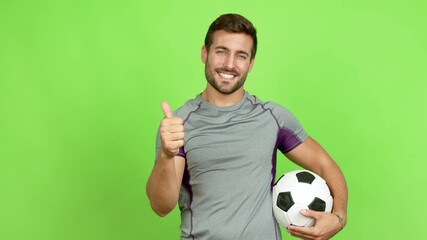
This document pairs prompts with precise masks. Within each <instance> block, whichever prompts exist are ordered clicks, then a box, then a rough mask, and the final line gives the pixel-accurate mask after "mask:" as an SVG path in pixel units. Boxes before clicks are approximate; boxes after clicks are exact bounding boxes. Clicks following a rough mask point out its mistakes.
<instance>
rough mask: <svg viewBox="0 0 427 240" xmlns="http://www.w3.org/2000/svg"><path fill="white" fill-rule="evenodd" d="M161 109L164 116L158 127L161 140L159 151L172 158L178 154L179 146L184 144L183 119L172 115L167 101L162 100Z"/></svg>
mask: <svg viewBox="0 0 427 240" xmlns="http://www.w3.org/2000/svg"><path fill="white" fill-rule="evenodd" d="M162 110H163V113H164V114H165V118H164V119H163V120H162V121H161V123H160V129H159V132H160V138H161V141H162V145H161V147H160V153H161V154H162V153H163V154H165V155H166V157H169V158H173V157H175V156H176V155H177V154H178V152H179V148H180V147H182V146H184V121H183V120H182V119H181V118H179V117H174V116H173V112H172V109H171V107H170V106H169V104H168V103H167V102H162Z"/></svg>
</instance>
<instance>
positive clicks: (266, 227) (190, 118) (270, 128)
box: [157, 92, 307, 240]
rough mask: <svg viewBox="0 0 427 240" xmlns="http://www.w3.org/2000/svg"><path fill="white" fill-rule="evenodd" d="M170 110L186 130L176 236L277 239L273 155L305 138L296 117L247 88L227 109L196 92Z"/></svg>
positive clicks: (304, 133) (218, 239)
mask: <svg viewBox="0 0 427 240" xmlns="http://www.w3.org/2000/svg"><path fill="white" fill-rule="evenodd" d="M174 114H175V116H179V117H181V118H182V119H183V120H184V128H185V139H184V147H183V148H181V149H180V153H179V156H181V157H183V158H185V161H186V164H185V169H184V178H183V181H182V185H181V191H180V196H179V202H178V204H179V208H180V210H181V239H198V240H205V239H215V240H227V239H230V240H236V239H245V240H251V239H253V240H258V239H259V240H273V239H276V240H277V239H281V234H280V230H279V227H278V225H277V222H276V221H275V219H274V216H273V212H272V199H271V190H272V186H273V184H274V179H275V175H276V152H277V150H280V151H281V152H283V153H286V152H289V151H291V150H292V149H294V148H295V147H297V146H298V145H299V144H301V143H302V142H303V141H304V140H305V139H306V138H307V134H306V132H305V131H304V130H303V128H302V127H301V125H300V123H299V122H298V120H297V119H296V118H295V117H294V116H293V115H292V114H291V113H290V112H289V111H288V110H286V109H285V108H283V107H281V106H279V105H277V104H275V103H272V102H262V101H260V100H259V99H258V98H257V97H255V96H252V95H250V94H249V93H247V92H245V96H244V98H243V99H242V100H241V101H240V102H238V103H236V104H235V105H233V106H230V107H216V106H214V105H212V104H210V103H208V102H206V101H205V100H204V99H203V98H202V97H201V95H198V96H197V97H196V98H195V99H193V100H189V101H188V102H186V103H185V104H184V105H183V106H182V107H181V108H179V109H178V110H177V111H176V112H175V113H174ZM159 148H160V137H159V135H158V136H157V151H159Z"/></svg>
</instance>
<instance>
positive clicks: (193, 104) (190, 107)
mask: <svg viewBox="0 0 427 240" xmlns="http://www.w3.org/2000/svg"><path fill="white" fill-rule="evenodd" d="M200 104H201V101H200V100H199V99H198V98H197V97H196V98H195V99H190V100H188V101H187V102H185V103H184V105H182V106H181V107H179V108H178V109H177V110H175V111H174V115H175V116H178V117H180V118H182V119H183V120H185V119H186V118H187V117H188V116H189V115H190V114H191V113H192V112H195V111H197V109H199V108H200Z"/></svg>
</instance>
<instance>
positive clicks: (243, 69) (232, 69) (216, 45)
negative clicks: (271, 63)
mask: <svg viewBox="0 0 427 240" xmlns="http://www.w3.org/2000/svg"><path fill="white" fill-rule="evenodd" d="M252 44H253V40H252V38H251V36H249V35H247V34H245V33H230V32H226V31H224V30H219V31H215V32H214V34H213V42H212V45H211V46H210V47H209V49H207V48H206V46H203V48H202V61H203V63H204V64H205V76H206V80H207V81H208V88H209V87H211V88H213V89H215V90H216V91H218V92H219V93H221V94H227V95H229V94H232V93H234V92H236V91H238V90H239V91H243V84H244V83H245V80H246V77H247V75H248V73H249V72H250V71H251V70H252V66H253V62H254V59H251V49H252Z"/></svg>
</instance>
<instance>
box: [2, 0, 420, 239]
mask: <svg viewBox="0 0 427 240" xmlns="http://www.w3.org/2000/svg"><path fill="white" fill-rule="evenodd" d="M426 11H427V4H426V1H422V0H420V1H416V0H409V1H404V0H400V1H385V0H378V1H367V0H363V1H361V0H358V1H311V0H309V1H253V2H250V1H202V0H199V1H171V0H168V1H149V2H148V1H142V0H139V1H137V0H123V1H111V0H107V1H105V0H103V1H101V0H85V1H82V0H77V1H58V0H41V1H19V0H18V1H5V0H3V1H1V2H0V239H5V240H17V239H20V240H21V239H25V240H27V239H40V240H50V239H55V240H56V239H61V240H68V239H70V240H75V239H79V240H86V239H87V240H95V239H103V240H105V239H117V240H118V239H120V240H121V239H178V238H179V223H180V221H179V211H178V210H177V209H175V210H174V211H173V212H172V213H171V214H170V215H168V216H167V217H165V218H160V217H157V216H156V215H155V214H154V213H153V212H152V211H151V209H150V207H149V203H148V199H147V197H146V195H145V183H146V181H147V179H148V176H149V173H150V171H151V169H152V166H153V162H154V158H155V156H154V145H155V134H156V131H157V127H158V124H159V121H160V119H161V118H162V111H161V108H160V102H161V101H162V100H167V101H168V102H169V103H170V104H171V106H172V108H174V109H176V108H177V107H179V106H181V105H182V104H183V103H184V102H185V101H186V100H187V99H190V98H193V97H194V96H195V95H196V94H198V93H200V92H201V91H202V90H203V89H204V87H205V84H206V83H205V79H204V73H203V64H202V63H201V61H200V49H201V46H202V44H203V39H204V35H205V33H206V30H207V28H208V26H209V24H210V23H211V22H212V21H213V20H214V19H215V18H216V17H217V16H219V15H220V14H222V13H228V12H237V13H240V14H242V15H244V16H246V17H248V18H249V19H250V20H251V21H252V22H253V23H254V24H255V26H256V27H257V29H258V38H259V48H258V54H257V57H256V62H255V67H254V69H253V71H252V73H251V74H250V75H249V77H248V80H247V84H246V89H247V90H248V91H249V92H251V93H252V94H255V95H257V96H258V97H259V98H261V99H262V100H271V101H275V102H277V103H280V104H282V105H284V106H286V107H287V108H288V109H290V110H291V111H292V112H293V113H294V114H295V115H296V116H297V117H298V119H299V120H300V121H301V123H302V124H303V126H304V127H305V129H306V131H307V132H308V133H309V134H310V135H311V136H313V137H314V138H315V139H316V140H318V141H319V142H320V143H321V144H322V145H323V146H324V147H325V148H326V149H327V150H328V152H329V153H330V154H331V155H332V156H333V158H334V159H335V160H336V161H337V162H338V164H339V165H340V166H341V168H342V170H343V171H344V173H345V176H346V178H347V181H348V187H349V210H348V216H349V218H348V225H347V227H346V228H345V229H344V230H343V231H342V232H341V233H340V234H339V235H337V236H336V238H335V239H426V238H427V233H426V231H424V229H423V227H424V226H425V223H426V221H425V216H426V214H427V210H426V206H425V203H426V202H427V194H426V190H425V189H426V187H425V185H426V183H427V177H426V174H425V169H426V167H427V164H426V159H427V158H426V157H427V155H426V153H425V149H426V146H425V143H426V142H425V134H426V132H427V131H426V130H427V129H426V122H427V114H426V108H427V107H426V105H427V104H426V103H427V97H426V92H427V31H426V29H427V28H426V27H425V26H426V23H427V21H426V20H427V19H426ZM294 169H297V166H295V165H293V164H291V163H289V162H288V161H287V160H286V159H285V158H284V157H280V158H279V165H278V175H280V174H282V173H285V172H287V171H290V170H294ZM283 235H284V238H285V239H290V238H291V237H290V236H289V235H288V234H287V233H286V232H285V231H284V232H283Z"/></svg>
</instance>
